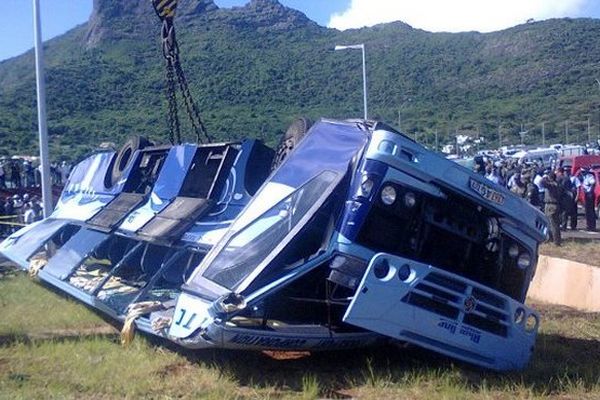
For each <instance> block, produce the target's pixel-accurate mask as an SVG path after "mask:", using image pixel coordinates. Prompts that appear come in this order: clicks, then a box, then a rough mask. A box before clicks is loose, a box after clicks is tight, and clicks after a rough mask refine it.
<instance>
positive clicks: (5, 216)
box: [0, 215, 19, 219]
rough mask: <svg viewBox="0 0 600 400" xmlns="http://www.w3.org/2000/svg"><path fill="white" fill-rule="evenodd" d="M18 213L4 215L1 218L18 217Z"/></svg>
mask: <svg viewBox="0 0 600 400" xmlns="http://www.w3.org/2000/svg"><path fill="white" fill-rule="evenodd" d="M18 217H19V216H18V215H3V216H1V217H0V219H11V218H18Z"/></svg>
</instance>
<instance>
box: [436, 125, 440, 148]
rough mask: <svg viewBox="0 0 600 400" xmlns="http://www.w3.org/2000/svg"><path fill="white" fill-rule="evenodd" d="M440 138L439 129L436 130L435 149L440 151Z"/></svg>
mask: <svg viewBox="0 0 600 400" xmlns="http://www.w3.org/2000/svg"><path fill="white" fill-rule="evenodd" d="M439 144H440V143H439V139H438V131H437V129H436V130H435V151H438V150H439V148H440V146H439Z"/></svg>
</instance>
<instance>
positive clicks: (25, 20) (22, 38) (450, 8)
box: [0, 0, 600, 60]
mask: <svg viewBox="0 0 600 400" xmlns="http://www.w3.org/2000/svg"><path fill="white" fill-rule="evenodd" d="M148 1H150V0H148ZM181 1H186V0H181ZM280 2H281V3H282V4H284V5H286V6H288V7H292V8H295V9H297V10H300V11H302V12H304V13H305V14H306V15H307V16H308V17H309V18H311V19H312V20H314V21H316V22H318V23H319V24H321V25H323V26H331V27H335V28H338V29H348V28H358V27H361V26H371V25H374V24H377V23H382V22H390V21H396V20H402V21H405V22H407V23H409V24H410V25H412V26H413V27H415V28H421V29H426V30H430V31H449V32H457V31H465V30H479V31H482V32H489V31H493V30H498V29H504V28H507V27H510V26H513V25H516V24H519V23H523V22H525V21H526V20H528V19H529V18H534V19H536V20H542V19H547V18H552V17H567V16H568V17H594V18H600V2H599V1H598V0H280ZM40 3H41V12H42V24H43V25H42V33H43V37H44V40H47V39H49V38H52V37H55V36H57V35H60V34H62V33H64V32H66V31H68V30H69V29H71V28H73V27H75V26H76V25H78V24H81V23H84V22H85V21H87V19H88V17H89V16H90V13H91V11H92V0H40ZM215 3H216V4H217V5H218V6H219V7H232V6H241V5H244V4H245V3H247V0H215ZM31 9H32V1H31V0H0V15H2V17H3V21H5V22H3V23H2V24H0V38H2V39H0V60H4V59H6V58H10V57H14V56H16V55H19V54H21V53H23V52H25V51H27V50H28V49H30V48H31V47H32V46H33V29H32V26H33V22H32V10H31ZM6 21H7V22H6Z"/></svg>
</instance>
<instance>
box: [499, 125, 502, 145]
mask: <svg viewBox="0 0 600 400" xmlns="http://www.w3.org/2000/svg"><path fill="white" fill-rule="evenodd" d="M501 126H502V124H498V148H500V147H502V130H501V128H500V127H501Z"/></svg>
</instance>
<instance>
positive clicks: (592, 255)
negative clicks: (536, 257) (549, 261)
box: [540, 240, 600, 267]
mask: <svg viewBox="0 0 600 400" xmlns="http://www.w3.org/2000/svg"><path fill="white" fill-rule="evenodd" d="M540 254H544V255H547V256H551V257H558V258H564V259H566V260H573V261H577V262H580V263H583V264H588V265H594V266H596V267H600V257H599V256H598V254H600V240H593V241H591V240H590V241H581V240H565V241H564V242H563V244H562V246H560V247H557V246H555V245H553V244H552V243H544V244H543V245H542V246H541V248H540Z"/></svg>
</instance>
